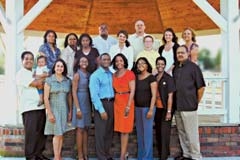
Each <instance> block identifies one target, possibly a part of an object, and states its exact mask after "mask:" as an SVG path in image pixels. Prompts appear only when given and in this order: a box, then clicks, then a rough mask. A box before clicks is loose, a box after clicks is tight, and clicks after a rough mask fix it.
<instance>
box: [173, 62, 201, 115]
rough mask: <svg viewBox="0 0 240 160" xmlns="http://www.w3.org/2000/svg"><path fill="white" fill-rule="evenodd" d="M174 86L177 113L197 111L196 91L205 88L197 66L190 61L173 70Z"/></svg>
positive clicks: (176, 66) (177, 65)
mask: <svg viewBox="0 0 240 160" xmlns="http://www.w3.org/2000/svg"><path fill="white" fill-rule="evenodd" d="M173 78H174V81H175V84H176V97H175V98H176V99H175V103H176V104H175V105H176V106H177V110H178V111H195V110H197V109H198V89H200V88H202V87H205V81H204V79H203V74H202V71H201V69H200V68H199V66H198V65H196V64H195V63H193V62H191V61H190V60H187V61H185V62H184V63H183V64H181V65H179V63H177V64H176V65H175V68H174V70H173Z"/></svg>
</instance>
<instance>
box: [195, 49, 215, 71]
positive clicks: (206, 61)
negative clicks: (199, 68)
mask: <svg viewBox="0 0 240 160" xmlns="http://www.w3.org/2000/svg"><path fill="white" fill-rule="evenodd" d="M210 55H211V52H210V50H209V49H207V48H204V49H202V50H200V51H199V55H198V61H199V63H200V64H202V65H203V69H204V70H212V69H214V60H213V58H211V56H210Z"/></svg>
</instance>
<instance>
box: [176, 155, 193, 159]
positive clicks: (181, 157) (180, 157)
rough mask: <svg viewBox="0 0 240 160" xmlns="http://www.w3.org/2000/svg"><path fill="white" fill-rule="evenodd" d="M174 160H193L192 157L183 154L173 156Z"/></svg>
mask: <svg viewBox="0 0 240 160" xmlns="http://www.w3.org/2000/svg"><path fill="white" fill-rule="evenodd" d="M174 160H193V159H192V158H187V157H183V156H178V157H175V158H174Z"/></svg>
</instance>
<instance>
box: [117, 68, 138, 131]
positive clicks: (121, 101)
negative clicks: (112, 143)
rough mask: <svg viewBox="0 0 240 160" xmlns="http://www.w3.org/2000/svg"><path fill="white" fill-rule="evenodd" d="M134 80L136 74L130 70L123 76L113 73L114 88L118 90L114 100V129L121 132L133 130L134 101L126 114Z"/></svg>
mask: <svg viewBox="0 0 240 160" xmlns="http://www.w3.org/2000/svg"><path fill="white" fill-rule="evenodd" d="M132 80H135V75H134V73H133V72H132V71H129V70H127V71H126V72H125V74H124V75H123V76H121V77H116V76H115V75H113V88H114V90H115V92H116V93H115V100H114V131H118V132H121V133H130V132H132V130H133V121H134V101H132V103H131V106H130V111H129V114H128V116H127V117H125V116H124V111H125V108H126V106H127V103H128V98H129V95H130V94H129V93H127V92H129V91H130V88H129V82H130V81H132ZM121 93H122V94H121Z"/></svg>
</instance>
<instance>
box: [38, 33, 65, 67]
mask: <svg viewBox="0 0 240 160" xmlns="http://www.w3.org/2000/svg"><path fill="white" fill-rule="evenodd" d="M43 39H44V40H43V44H42V45H41V46H40V48H39V50H38V52H39V53H40V55H43V56H45V57H46V58H47V67H48V69H49V70H52V67H53V64H54V63H55V61H56V60H57V59H58V58H59V56H60V54H61V51H60V49H59V48H58V47H57V43H56V41H57V34H56V32H55V31H54V30H47V31H46V32H45V34H44V36H43Z"/></svg>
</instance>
